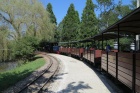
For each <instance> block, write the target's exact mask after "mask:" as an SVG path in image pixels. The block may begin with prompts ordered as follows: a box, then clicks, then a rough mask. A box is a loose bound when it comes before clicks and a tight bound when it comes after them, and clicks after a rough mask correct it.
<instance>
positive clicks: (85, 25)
mask: <svg viewBox="0 0 140 93" xmlns="http://www.w3.org/2000/svg"><path fill="white" fill-rule="evenodd" d="M97 23H98V21H97V18H96V15H95V13H94V4H93V2H92V0H87V2H86V6H85V8H84V10H83V13H82V20H81V24H80V39H85V38H87V37H91V36H93V35H95V34H97V33H98V29H97Z"/></svg>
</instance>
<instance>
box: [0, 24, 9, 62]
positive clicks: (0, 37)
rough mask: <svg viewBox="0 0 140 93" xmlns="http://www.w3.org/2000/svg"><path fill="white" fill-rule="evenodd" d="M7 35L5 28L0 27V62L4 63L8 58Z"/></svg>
mask: <svg viewBox="0 0 140 93" xmlns="http://www.w3.org/2000/svg"><path fill="white" fill-rule="evenodd" d="M9 34H10V33H9V31H8V28H7V27H6V26H0V62H1V61H2V62H4V61H6V60H9V58H10V52H11V51H10V50H9V40H8V37H9Z"/></svg>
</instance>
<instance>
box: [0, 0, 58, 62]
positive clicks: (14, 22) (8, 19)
mask: <svg viewBox="0 0 140 93" xmlns="http://www.w3.org/2000/svg"><path fill="white" fill-rule="evenodd" d="M0 4H1V5H0V49H1V50H0V61H7V60H11V52H12V54H13V56H14V57H15V58H18V59H19V58H21V59H24V60H25V59H30V56H31V55H32V53H33V52H34V50H35V47H37V44H38V42H39V41H41V40H46V41H53V39H54V29H55V27H56V25H55V24H53V23H51V21H50V20H51V19H50V16H49V13H48V11H46V10H45V9H44V7H43V6H42V4H41V3H39V1H38V0H0ZM1 26H3V27H1ZM4 26H5V27H6V28H5V27H4ZM13 56H12V59H14V57H13Z"/></svg>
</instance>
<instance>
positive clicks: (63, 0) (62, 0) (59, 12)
mask: <svg viewBox="0 0 140 93" xmlns="http://www.w3.org/2000/svg"><path fill="white" fill-rule="evenodd" d="M39 1H40V2H41V3H42V4H43V6H44V8H46V6H47V4H48V3H51V4H52V7H53V12H54V14H55V17H56V19H57V23H58V24H59V23H60V22H61V21H62V20H63V18H64V17H65V15H66V13H67V10H68V8H69V6H70V4H71V3H73V4H74V6H75V9H76V10H77V11H78V12H79V16H80V18H81V15H82V12H83V9H84V7H85V5H86V0H39ZM92 1H93V3H94V4H97V2H96V0H92ZM130 1H131V0H122V2H123V4H130ZM115 2H118V0H115ZM95 14H96V16H98V14H99V10H95Z"/></svg>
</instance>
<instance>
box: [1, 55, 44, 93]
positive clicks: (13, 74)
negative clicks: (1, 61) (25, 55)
mask: <svg viewBox="0 0 140 93" xmlns="http://www.w3.org/2000/svg"><path fill="white" fill-rule="evenodd" d="M44 64H45V60H44V59H43V58H39V59H36V60H34V61H31V62H28V63H26V64H24V65H22V66H20V67H17V68H15V69H13V70H10V71H7V72H3V73H0V92H2V91H3V90H4V89H6V88H8V87H10V86H12V85H14V84H15V83H17V82H18V81H20V80H22V79H24V78H25V77H27V76H28V75H29V74H31V73H32V72H33V71H35V70H36V69H38V68H39V67H41V66H43V65H44Z"/></svg>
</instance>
